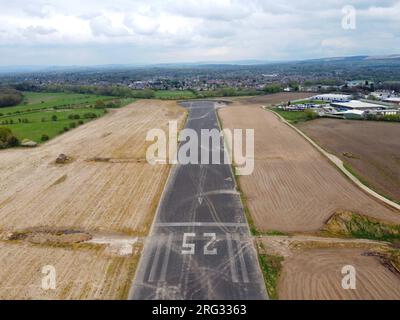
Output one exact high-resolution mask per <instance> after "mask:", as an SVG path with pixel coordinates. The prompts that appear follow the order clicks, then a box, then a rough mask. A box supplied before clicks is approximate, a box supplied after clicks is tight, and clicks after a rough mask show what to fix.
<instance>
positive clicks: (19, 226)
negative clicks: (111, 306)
mask: <svg viewBox="0 0 400 320" xmlns="http://www.w3.org/2000/svg"><path fill="white" fill-rule="evenodd" d="M184 117H185V112H184V110H183V108H181V107H179V106H178V105H177V104H176V103H175V102H161V101H151V100H149V101H139V102H136V103H134V104H132V105H130V106H128V107H125V108H122V109H118V110H113V111H111V112H110V114H108V115H106V116H104V117H102V118H100V119H98V120H96V121H93V122H90V123H88V124H85V125H83V126H81V127H79V128H77V129H75V130H73V131H70V132H68V133H66V134H64V135H62V136H60V137H58V138H56V139H54V140H52V141H50V142H48V143H46V144H44V145H42V146H41V147H38V148H36V149H31V150H27V149H9V150H3V151H0V177H1V179H0V231H2V233H3V234H7V233H8V232H14V231H16V230H23V229H32V228H36V227H42V229H46V228H49V229H51V228H63V229H67V230H71V229H73V230H82V231H84V232H88V233H91V234H93V233H95V232H102V233H103V234H113V233H115V232H122V233H125V234H128V235H130V236H145V235H147V232H148V230H149V227H150V224H151V221H152V219H153V214H154V212H155V209H156V206H157V204H158V200H159V197H160V195H161V192H162V189H163V186H164V184H165V181H166V178H167V175H168V172H169V166H167V165H155V166H152V165H150V164H148V163H147V162H146V160H145V152H146V147H147V144H148V143H146V141H145V138H146V134H147V132H148V130H150V129H153V128H161V129H167V126H168V121H170V120H178V121H180V122H182V121H183V120H184ZM61 153H64V154H66V155H67V156H68V157H70V158H71V161H70V162H69V163H65V164H55V160H56V158H57V157H58V155H59V154H61ZM106 249H107V248H106ZM106 249H105V248H104V245H95V244H90V245H88V246H87V247H85V245H83V246H82V245H79V246H76V245H62V246H57V245H56V246H49V245H40V244H39V245H38V244H36V245H32V244H29V243H27V242H24V241H9V240H4V239H3V240H2V241H1V242H0V298H4V299H15V298H18V299H20V298H21V299H28V298H29V299H32V298H34V299H46V298H51V299H97V298H100V299H115V298H125V297H126V295H127V293H128V289H129V286H130V282H131V280H132V278H133V273H134V270H135V267H136V262H137V260H138V255H139V253H138V252H133V253H132V254H128V255H123V256H121V255H118V254H117V255H115V254H110V253H107V252H106V251H107V250H106ZM44 265H53V266H54V267H55V268H56V271H57V289H56V290H55V291H52V290H50V291H43V290H42V289H41V287H40V281H41V279H42V277H43V274H41V268H42V267H43V266H44Z"/></svg>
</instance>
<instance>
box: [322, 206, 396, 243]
mask: <svg viewBox="0 0 400 320" xmlns="http://www.w3.org/2000/svg"><path fill="white" fill-rule="evenodd" d="M324 231H327V232H328V233H330V234H332V235H335V236H345V237H351V238H358V239H370V240H378V241H389V242H398V241H400V225H396V224H390V223H387V222H383V221H380V220H378V219H374V218H370V217H366V216H363V215H360V214H356V213H353V212H347V211H345V212H337V213H335V214H334V215H333V216H332V217H331V218H330V219H329V220H328V222H327V223H326V225H325V228H324Z"/></svg>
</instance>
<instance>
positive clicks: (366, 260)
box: [278, 248, 400, 300]
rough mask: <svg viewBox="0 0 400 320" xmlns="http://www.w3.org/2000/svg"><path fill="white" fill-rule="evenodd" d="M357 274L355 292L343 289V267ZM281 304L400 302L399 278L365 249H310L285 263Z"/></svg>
mask: <svg viewBox="0 0 400 320" xmlns="http://www.w3.org/2000/svg"><path fill="white" fill-rule="evenodd" d="M347 265H351V266H354V267H355V270H356V289H355V290H345V289H343V287H342V279H343V277H344V275H343V274H342V273H341V271H342V268H343V267H344V266H347ZM278 292H279V293H278V294H279V298H280V299H282V300H304V299H307V300H308V299H311V300H314V299H318V300H332V299H338V300H370V299H372V300H384V299H389V300H398V299H400V274H399V273H397V272H393V271H391V270H390V269H389V268H387V267H385V266H384V265H383V264H382V262H381V261H380V259H379V257H377V256H375V255H373V254H369V253H368V251H366V250H363V249H327V248H324V249H307V250H302V251H298V252H296V253H294V254H293V255H292V256H290V257H288V258H286V259H285V261H284V262H283V267H282V272H281V275H280V279H279V282H278Z"/></svg>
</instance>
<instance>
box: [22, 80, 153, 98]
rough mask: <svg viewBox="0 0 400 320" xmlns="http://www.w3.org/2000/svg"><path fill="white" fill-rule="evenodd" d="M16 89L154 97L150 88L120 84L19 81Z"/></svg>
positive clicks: (125, 96)
mask: <svg viewBox="0 0 400 320" xmlns="http://www.w3.org/2000/svg"><path fill="white" fill-rule="evenodd" d="M15 88H16V89H17V90H22V91H33V92H66V93H83V94H96V95H101V96H114V97H123V98H137V99H151V98H154V97H155V92H154V91H153V90H150V89H144V90H132V89H130V88H128V87H122V86H111V85H110V86H96V85H66V84H51V85H44V86H37V85H35V84H30V83H20V84H17V85H15Z"/></svg>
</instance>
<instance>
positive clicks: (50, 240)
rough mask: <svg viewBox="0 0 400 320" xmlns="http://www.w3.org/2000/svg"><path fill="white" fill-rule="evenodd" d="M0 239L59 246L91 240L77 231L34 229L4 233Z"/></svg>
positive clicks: (87, 235) (84, 233)
mask: <svg viewBox="0 0 400 320" xmlns="http://www.w3.org/2000/svg"><path fill="white" fill-rule="evenodd" d="M3 234H4V233H3ZM2 239H3V240H5V241H25V242H29V243H35V244H45V245H59V244H74V243H81V242H85V241H89V240H91V239H92V235H91V234H89V233H86V232H82V231H78V230H66V229H57V228H35V229H34V230H23V231H15V232H6V233H5V235H4V236H3V237H2Z"/></svg>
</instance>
